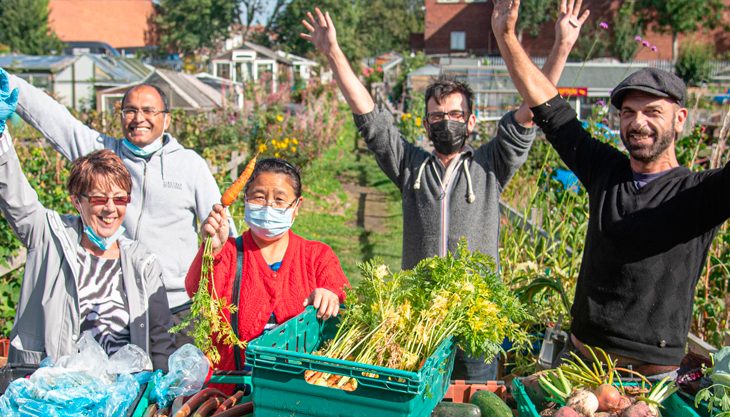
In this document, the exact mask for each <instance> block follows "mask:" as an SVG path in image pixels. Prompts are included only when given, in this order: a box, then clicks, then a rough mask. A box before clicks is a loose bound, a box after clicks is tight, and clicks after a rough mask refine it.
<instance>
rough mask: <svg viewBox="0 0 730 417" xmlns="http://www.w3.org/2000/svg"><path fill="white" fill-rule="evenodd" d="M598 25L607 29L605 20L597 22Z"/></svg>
mask: <svg viewBox="0 0 730 417" xmlns="http://www.w3.org/2000/svg"><path fill="white" fill-rule="evenodd" d="M599 26H600V27H602V28H604V29H608V23H606V22H601V23H599Z"/></svg>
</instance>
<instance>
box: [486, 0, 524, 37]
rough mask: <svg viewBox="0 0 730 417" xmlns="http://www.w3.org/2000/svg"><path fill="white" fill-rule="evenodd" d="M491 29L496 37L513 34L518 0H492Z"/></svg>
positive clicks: (517, 11) (517, 12)
mask: <svg viewBox="0 0 730 417" xmlns="http://www.w3.org/2000/svg"><path fill="white" fill-rule="evenodd" d="M493 3H494V11H492V31H494V35H495V36H497V37H501V36H504V35H509V34H514V33H515V26H516V25H517V15H518V14H519V10H520V0H493Z"/></svg>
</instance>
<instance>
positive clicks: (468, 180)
mask: <svg viewBox="0 0 730 417" xmlns="http://www.w3.org/2000/svg"><path fill="white" fill-rule="evenodd" d="M464 173H465V174H466V189H467V190H468V191H469V194H468V197H467V199H466V201H468V202H469V203H473V202H474V200H476V196H474V190H473V189H472V186H471V174H469V160H468V159H464Z"/></svg>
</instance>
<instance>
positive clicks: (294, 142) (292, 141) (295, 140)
mask: <svg viewBox="0 0 730 417" xmlns="http://www.w3.org/2000/svg"><path fill="white" fill-rule="evenodd" d="M291 143H293V144H295V145H299V142H297V138H293V139H292V140H291Z"/></svg>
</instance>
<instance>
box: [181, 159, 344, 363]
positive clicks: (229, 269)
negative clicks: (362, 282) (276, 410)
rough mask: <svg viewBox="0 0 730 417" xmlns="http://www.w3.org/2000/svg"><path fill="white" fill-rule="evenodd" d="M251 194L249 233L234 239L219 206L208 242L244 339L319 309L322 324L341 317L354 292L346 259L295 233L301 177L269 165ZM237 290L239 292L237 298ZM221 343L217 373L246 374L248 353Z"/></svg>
mask: <svg viewBox="0 0 730 417" xmlns="http://www.w3.org/2000/svg"><path fill="white" fill-rule="evenodd" d="M244 194H245V197H244V198H245V199H246V211H245V216H244V220H245V221H246V224H248V226H249V230H247V231H246V232H244V233H243V234H242V235H241V236H239V237H238V238H229V237H228V222H227V221H226V217H225V214H224V209H223V207H222V206H220V205H215V206H214V208H213V211H212V212H211V213H210V216H208V219H207V220H206V221H205V223H203V227H202V237H203V240H205V239H207V238H208V237H209V236H210V237H211V238H212V245H213V253H214V255H215V260H214V271H213V274H214V277H215V280H214V281H215V288H216V293H217V294H218V296H219V297H225V299H226V303H232V304H234V305H238V307H239V308H238V313H237V314H234V315H233V320H232V321H233V323H232V325H233V326H234V329H237V330H238V336H239V339H240V340H245V341H249V340H252V339H254V338H256V337H258V336H260V335H261V334H262V333H263V332H264V331H265V330H268V329H270V328H273V327H275V326H276V325H277V324H280V323H283V322H285V321H286V320H288V319H290V318H292V317H294V316H296V315H297V314H299V313H301V312H302V311H303V310H304V308H305V306H307V305H312V306H314V308H316V309H317V317H320V318H323V319H325V320H327V319H329V318H330V317H333V316H336V315H337V313H338V312H339V308H340V303H341V302H344V297H345V293H344V291H343V288H344V287H345V286H346V285H349V283H348V281H347V278H346V277H345V274H344V272H343V271H342V267H341V266H340V261H339V259H337V256H336V255H335V253H334V252H333V251H332V248H330V247H329V246H327V245H325V244H324V243H321V242H317V241H310V240H306V239H303V238H302V237H300V236H297V235H296V234H294V233H293V232H292V231H291V230H290V228H291V226H292V223H293V222H294V219H295V218H296V217H297V215H298V214H299V210H301V208H302V203H303V200H304V199H303V198H302V184H301V179H300V178H299V173H298V172H297V170H296V169H295V168H294V167H293V166H292V165H290V164H289V163H288V162H286V161H284V160H281V159H275V158H272V159H264V160H262V161H260V162H259V163H257V164H256V167H255V168H254V170H253V173H252V174H251V177H250V178H249V180H248V182H247V183H246V186H245V188H244ZM239 252H242V257H241V262H240V263H241V268H240V271H241V273H240V276H237V273H236V272H237V270H239V269H238V264H239V261H238V253H239ZM202 256H203V247H202V246H201V248H200V250H199V251H198V254H197V256H196V257H195V260H194V261H193V264H192V265H191V266H190V270H189V271H188V275H187V278H186V280H185V288H186V290H187V291H188V295H189V296H191V297H192V296H193V294H194V293H195V292H197V291H198V284H199V282H200V270H201V265H202ZM237 278H240V281H239V282H238V283H237V282H236V281H237ZM237 284H238V285H237ZM235 287H238V288H239V289H240V291H239V296H238V297H235V296H234V293H235ZM209 290H210V289H209ZM226 319H228V317H226ZM236 322H237V323H236ZM214 343H215V344H216V347H217V348H218V351H219V352H220V354H221V361H220V363H219V364H218V369H221V370H242V364H243V363H244V360H245V359H244V355H243V352H240V351H239V349H233V348H231V347H229V346H227V345H224V344H223V343H219V342H216V341H215V340H214Z"/></svg>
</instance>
